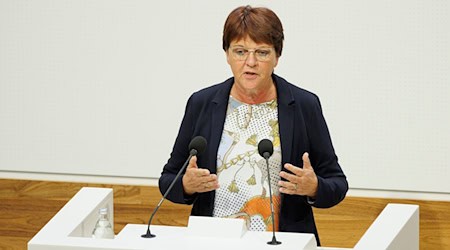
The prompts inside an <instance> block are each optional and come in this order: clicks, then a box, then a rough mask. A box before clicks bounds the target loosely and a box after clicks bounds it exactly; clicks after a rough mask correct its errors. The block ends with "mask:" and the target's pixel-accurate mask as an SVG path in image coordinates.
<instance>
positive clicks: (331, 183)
mask: <svg viewBox="0 0 450 250" xmlns="http://www.w3.org/2000/svg"><path fill="white" fill-rule="evenodd" d="M308 110H309V114H308V117H309V119H308V122H307V131H308V132H307V133H308V137H309V138H308V139H309V142H310V145H309V150H310V152H309V155H310V160H311V164H312V166H313V168H314V171H315V173H316V175H317V179H318V189H317V195H316V197H315V200H314V202H312V203H311V202H310V204H312V205H313V206H314V207H318V208H328V207H332V206H334V205H336V204H338V203H339V202H341V201H342V200H343V199H344V197H345V195H346V193H347V191H348V182H347V179H346V176H345V174H344V172H343V171H342V169H341V167H340V165H339V163H338V158H337V156H336V154H335V151H334V148H333V145H332V142H331V137H330V133H329V130H328V127H327V124H326V122H325V118H324V116H323V113H322V107H321V104H320V100H319V98H318V97H317V96H315V101H314V102H312V103H311V106H309V109H308Z"/></svg>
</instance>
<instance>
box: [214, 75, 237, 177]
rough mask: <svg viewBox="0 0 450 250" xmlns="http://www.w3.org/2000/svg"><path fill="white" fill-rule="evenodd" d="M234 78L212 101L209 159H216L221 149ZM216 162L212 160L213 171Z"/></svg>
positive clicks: (227, 81)
mask: <svg viewBox="0 0 450 250" xmlns="http://www.w3.org/2000/svg"><path fill="white" fill-rule="evenodd" d="M233 82H234V79H233V78H230V79H228V80H226V81H225V84H224V85H223V88H221V89H220V90H219V91H217V93H216V95H215V96H214V98H213V100H212V101H211V105H212V107H213V108H212V110H211V112H212V114H211V119H212V120H211V136H210V141H209V142H208V144H209V145H208V147H209V154H210V155H209V159H211V160H212V161H215V160H216V159H217V151H218V150H219V143H220V139H221V137H222V132H223V127H224V125H225V117H226V113H227V107H228V99H229V96H230V90H231V86H232V85H233ZM216 165H217V164H216V162H211V166H213V167H212V169H210V170H211V172H212V173H216V172H217V166H216Z"/></svg>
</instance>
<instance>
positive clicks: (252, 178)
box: [213, 97, 281, 231]
mask: <svg viewBox="0 0 450 250" xmlns="http://www.w3.org/2000/svg"><path fill="white" fill-rule="evenodd" d="M265 138H267V139H270V140H271V141H273V144H274V154H273V155H272V157H271V158H270V160H269V170H270V171H271V173H270V176H271V180H270V181H271V184H272V193H273V198H274V203H275V206H274V209H275V212H276V214H278V213H277V211H278V208H279V201H280V195H279V192H278V185H277V183H278V180H280V177H279V171H280V169H281V152H280V150H281V149H280V138H279V129H278V112H277V102H276V100H272V101H270V102H266V103H261V104H254V105H249V104H245V103H240V102H239V101H237V100H235V99H234V98H232V97H230V101H229V105H228V110H227V117H226V120H225V126H224V131H223V133H222V139H221V142H220V146H219V152H218V156H217V175H218V178H219V183H220V188H219V189H218V190H216V196H215V203H214V211H213V216H216V217H231V218H243V219H245V220H246V223H247V227H248V229H249V230H254V231H265V230H272V227H273V223H272V220H271V214H270V201H269V192H268V190H267V189H268V188H269V186H268V181H267V169H266V162H265V160H264V159H263V158H262V157H261V156H260V155H259V154H258V142H259V141H260V140H262V139H265ZM275 221H276V222H277V221H278V219H277V218H276V220H275ZM276 224H278V223H276ZM275 228H277V225H275Z"/></svg>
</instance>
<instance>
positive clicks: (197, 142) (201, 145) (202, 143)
mask: <svg viewBox="0 0 450 250" xmlns="http://www.w3.org/2000/svg"><path fill="white" fill-rule="evenodd" d="M206 144H207V143H206V139H205V138H204V137H202V136H196V137H194V139H192V140H191V142H190V143H189V157H188V158H187V160H186V161H185V162H184V164H183V167H181V169H180V170H179V171H178V173H177V175H176V176H175V178H174V179H173V181H172V183H170V185H169V188H167V190H166V192H165V193H164V195H163V197H162V198H161V200H160V201H159V203H158V205H157V206H156V208H155V210H153V213H152V215H151V216H150V219H149V220H148V225H147V233H145V234H143V235H141V237H142V238H153V237H155V236H156V235H154V234H152V233H151V232H150V225H151V223H152V220H153V216H155V214H156V211H158V209H159V207H160V206H161V204H162V203H163V202H164V200H165V199H166V197H167V195H168V194H169V192H170V190H172V187H173V185H174V184H175V182H176V181H177V179H178V177H179V176H180V175H181V173H182V172H183V171H184V169H185V168H186V167H187V165H188V164H189V161H190V160H191V158H192V156H194V155H200V154H201V153H203V151H205V149H206Z"/></svg>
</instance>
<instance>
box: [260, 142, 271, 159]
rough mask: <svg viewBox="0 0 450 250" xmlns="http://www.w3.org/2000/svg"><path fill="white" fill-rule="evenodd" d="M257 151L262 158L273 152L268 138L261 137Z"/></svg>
mask: <svg viewBox="0 0 450 250" xmlns="http://www.w3.org/2000/svg"><path fill="white" fill-rule="evenodd" d="M258 152H259V155H261V156H262V157H263V158H265V159H267V158H269V157H270V156H272V154H273V144H272V142H271V141H270V140H268V139H262V140H261V141H260V142H259V143H258Z"/></svg>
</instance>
